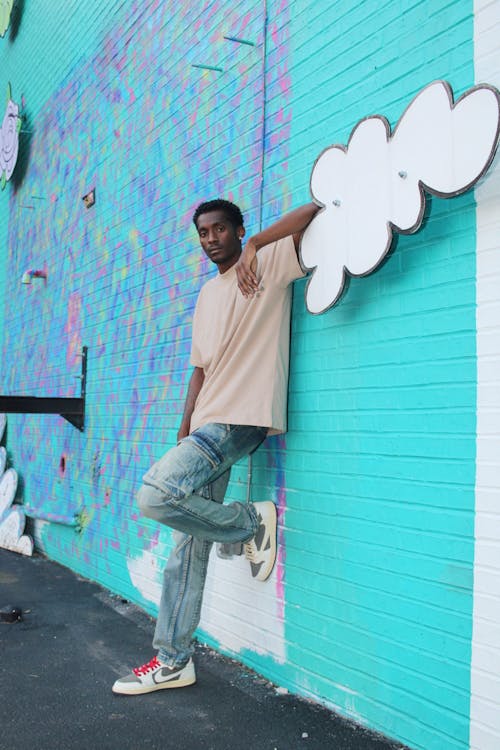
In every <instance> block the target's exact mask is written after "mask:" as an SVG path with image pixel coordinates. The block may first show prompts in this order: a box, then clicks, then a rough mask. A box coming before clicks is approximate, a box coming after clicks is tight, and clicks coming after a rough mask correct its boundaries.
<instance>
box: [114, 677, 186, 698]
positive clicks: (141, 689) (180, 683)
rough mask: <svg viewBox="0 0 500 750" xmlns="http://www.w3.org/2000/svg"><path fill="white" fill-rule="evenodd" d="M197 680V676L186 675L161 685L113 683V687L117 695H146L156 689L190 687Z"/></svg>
mask: <svg viewBox="0 0 500 750" xmlns="http://www.w3.org/2000/svg"><path fill="white" fill-rule="evenodd" d="M195 682H196V677H185V678H184V679H183V680H177V681H174V680H169V681H168V682H162V683H160V684H159V685H148V686H147V687H145V686H144V685H139V686H138V687H137V688H132V689H131V688H125V687H123V688H122V686H121V685H119V686H118V687H116V686H115V685H113V687H112V688H111V689H112V691H113V693H116V694H117V695H144V694H145V693H154V692H155V691H156V690H167V689H169V688H170V689H171V690H172V689H174V688H183V687H189V685H194V684H195Z"/></svg>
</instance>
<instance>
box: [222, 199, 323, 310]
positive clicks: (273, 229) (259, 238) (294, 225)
mask: <svg viewBox="0 0 500 750" xmlns="http://www.w3.org/2000/svg"><path fill="white" fill-rule="evenodd" d="M319 210H320V206H318V205H317V204H316V203H306V204H305V205H304V206H300V207H299V208H296V209H295V210H294V211H290V213H288V214H285V216H282V217H281V219H278V221H275V222H274V224H271V226H270V227H268V228H267V229H263V230H262V231H261V232H258V233H257V234H254V235H253V237H250V239H249V240H248V242H247V243H246V245H245V247H244V248H243V250H242V253H241V255H240V257H239V260H238V262H237V263H236V277H237V279H238V287H239V289H240V291H241V293H242V294H243V296H244V297H253V295H254V294H255V292H256V291H258V289H259V282H258V280H257V276H256V275H255V272H256V270H257V258H256V255H257V251H258V250H260V248H261V247H264V245H270V244H271V242H276V241H277V240H281V239H283V238H284V237H288V236H290V235H291V236H292V237H293V241H294V244H295V249H296V250H297V248H298V245H299V242H300V238H301V236H302V232H303V231H304V229H305V228H306V227H307V226H308V224H309V223H310V222H311V221H312V219H313V218H314V217H315V216H316V214H317V213H318V211H319Z"/></svg>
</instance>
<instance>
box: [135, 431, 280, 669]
mask: <svg viewBox="0 0 500 750" xmlns="http://www.w3.org/2000/svg"><path fill="white" fill-rule="evenodd" d="M267 431H268V429H267V427H253V426H248V425H227V424H217V423H212V424H207V425H204V426H203V427H200V428H199V429H198V430H195V431H194V432H192V433H191V435H189V436H188V437H186V438H184V439H183V440H181V441H180V443H179V444H178V445H177V446H176V447H175V448H172V449H171V450H169V451H168V452H167V453H166V454H165V455H164V456H163V457H162V458H161V459H160V460H159V461H157V462H156V463H155V464H153V466H152V467H151V469H150V470H149V471H148V472H147V473H146V474H145V475H144V477H143V482H144V484H143V485H142V487H141V488H140V490H139V493H138V495H137V500H138V503H139V508H140V509H141V511H142V513H143V514H144V515H145V516H148V518H153V519H154V520H155V521H159V522H160V523H164V524H166V525H167V526H170V527H171V528H173V529H175V530H176V531H177V532H180V533H177V534H176V535H174V538H175V541H176V546H175V548H174V550H173V551H172V553H171V555H170V557H169V560H168V563H167V566H166V568H165V573H164V580H163V587H162V595H161V600H160V608H159V611H158V619H157V622H156V630H155V635H154V640H153V646H154V647H155V648H157V649H158V657H159V659H160V660H161V661H163V662H165V663H166V664H169V665H171V666H175V665H180V664H184V663H185V662H186V661H187V660H188V659H189V657H190V656H191V654H192V653H193V645H192V636H193V633H194V631H195V630H196V628H197V627H198V623H199V620H200V612H201V603H202V598H203V589H204V586H205V578H206V572H207V565H208V557H209V554H210V549H211V547H212V543H213V542H223V543H224V542H226V543H231V542H245V541H248V540H249V539H251V538H252V537H253V536H254V535H255V533H256V531H257V527H258V522H257V515H256V512H255V509H254V507H253V505H251V504H250V503H248V504H247V503H240V502H233V503H230V504H229V505H222V503H223V501H224V495H225V492H226V488H227V484H228V481H229V473H230V469H231V466H232V465H233V464H234V463H236V461H238V460H239V459H240V458H243V456H246V455H248V454H249V453H252V452H253V451H254V450H255V449H256V448H257V447H258V446H259V445H260V444H261V443H262V441H263V440H264V438H265V437H266V435H267Z"/></svg>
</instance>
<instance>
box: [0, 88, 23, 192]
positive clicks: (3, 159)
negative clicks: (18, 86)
mask: <svg viewBox="0 0 500 750" xmlns="http://www.w3.org/2000/svg"><path fill="white" fill-rule="evenodd" d="M20 130H21V118H20V116H19V107H18V105H17V104H15V103H14V102H13V101H12V99H11V91H10V84H9V85H8V87H7V107H6V110H5V116H4V118H3V122H2V127H1V128H0V187H1V188H2V190H3V189H4V187H5V184H6V182H7V180H10V178H11V176H12V172H13V171H14V167H15V166H16V161H17V154H18V151H19V131H20Z"/></svg>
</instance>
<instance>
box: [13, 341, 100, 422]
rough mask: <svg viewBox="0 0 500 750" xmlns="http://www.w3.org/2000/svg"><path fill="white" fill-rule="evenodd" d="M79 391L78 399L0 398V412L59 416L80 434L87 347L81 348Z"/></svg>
mask: <svg viewBox="0 0 500 750" xmlns="http://www.w3.org/2000/svg"><path fill="white" fill-rule="evenodd" d="M81 358H82V374H81V375H79V376H78V377H80V378H81V391H80V397H79V398H58V397H51V396H48V397H45V396H43V397H39V396H0V412H4V413H6V414H59V415H60V416H61V417H63V419H66V420H67V421H68V422H70V423H71V424H72V425H73V426H74V427H76V428H77V429H78V430H80V432H83V430H84V426H85V387H86V383H87V347H86V346H84V347H83V348H82V354H81Z"/></svg>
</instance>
